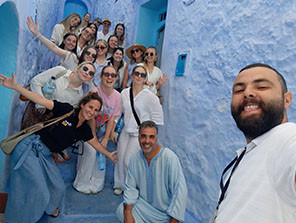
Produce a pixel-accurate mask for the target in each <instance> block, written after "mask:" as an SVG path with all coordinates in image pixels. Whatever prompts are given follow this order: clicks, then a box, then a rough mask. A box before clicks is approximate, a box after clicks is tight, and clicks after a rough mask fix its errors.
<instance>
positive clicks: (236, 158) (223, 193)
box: [216, 148, 247, 210]
mask: <svg viewBox="0 0 296 223" xmlns="http://www.w3.org/2000/svg"><path fill="white" fill-rule="evenodd" d="M246 150H247V148H245V149H244V150H243V151H242V153H241V154H240V155H239V156H238V157H237V156H236V157H235V158H234V159H233V160H232V161H231V162H230V163H229V164H228V165H227V166H226V168H225V169H224V170H223V173H222V176H221V180H220V189H221V195H220V198H219V201H218V205H217V208H216V209H217V210H218V208H219V205H220V204H221V202H222V201H223V199H224V196H225V193H226V191H227V189H228V186H229V183H230V179H231V177H232V174H233V172H234V171H235V169H236V168H237V166H238V164H239V163H240V161H241V160H242V158H243V157H244V155H245V153H246ZM233 165H234V166H233ZM232 166H233V168H232V170H231V172H230V175H229V177H228V179H227V181H226V183H225V185H223V176H224V174H225V173H226V172H227V171H228V170H229V169H230V168H231V167H232Z"/></svg>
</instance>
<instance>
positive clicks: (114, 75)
mask: <svg viewBox="0 0 296 223" xmlns="http://www.w3.org/2000/svg"><path fill="white" fill-rule="evenodd" d="M102 76H104V77H112V78H116V77H117V74H109V73H102Z"/></svg>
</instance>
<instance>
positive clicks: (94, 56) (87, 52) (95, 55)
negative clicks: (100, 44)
mask: <svg viewBox="0 0 296 223" xmlns="http://www.w3.org/2000/svg"><path fill="white" fill-rule="evenodd" d="M85 54H86V55H87V56H89V55H91V56H92V58H94V59H96V58H97V54H93V53H91V52H89V51H86V52H85Z"/></svg>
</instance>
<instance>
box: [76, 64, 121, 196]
mask: <svg viewBox="0 0 296 223" xmlns="http://www.w3.org/2000/svg"><path fill="white" fill-rule="evenodd" d="M116 77H117V74H116V71H115V69H114V67H112V66H105V67H104V68H103V69H102V73H101V80H102V81H101V84H100V85H99V86H98V87H96V88H94V89H92V90H91V91H92V92H97V93H98V95H99V96H100V97H101V98H102V99H103V107H102V109H101V110H100V111H99V113H98V115H97V116H96V117H95V119H96V128H97V137H98V139H99V140H100V142H101V145H102V146H103V147H104V148H106V147H107V144H108V140H109V138H110V137H111V132H112V133H113V131H112V130H113V128H114V124H115V123H114V118H115V117H117V116H119V115H120V93H119V92H117V91H116V90H115V89H113V84H114V83H115V81H116ZM112 136H113V135H112ZM96 153H97V151H96V150H95V149H94V148H92V146H91V145H89V144H88V143H84V153H83V155H82V156H79V157H78V161H77V174H76V178H75V181H74V183H73V187H74V188H75V189H76V190H77V191H79V192H82V193H84V194H90V193H98V192H100V191H101V190H103V187H104V181H105V171H106V170H105V168H104V169H103V170H99V169H98V165H97V163H98V160H97V156H96Z"/></svg>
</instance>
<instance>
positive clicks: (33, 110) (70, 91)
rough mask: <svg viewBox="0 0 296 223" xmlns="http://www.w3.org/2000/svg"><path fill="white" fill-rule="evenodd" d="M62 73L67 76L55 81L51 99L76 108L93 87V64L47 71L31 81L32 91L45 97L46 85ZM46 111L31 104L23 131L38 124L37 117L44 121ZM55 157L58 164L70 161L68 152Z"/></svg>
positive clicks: (28, 107) (24, 118)
mask: <svg viewBox="0 0 296 223" xmlns="http://www.w3.org/2000/svg"><path fill="white" fill-rule="evenodd" d="M61 72H65V74H64V75H63V76H62V77H60V78H57V79H56V80H55V84H56V89H55V90H54V93H53V95H52V98H51V99H52V100H58V101H60V102H67V103H69V104H71V105H72V106H76V105H77V104H78V102H79V100H80V99H81V98H82V97H83V95H85V94H86V93H87V92H88V89H90V88H91V86H93V85H91V86H89V85H90V84H91V79H92V78H93V76H94V73H95V67H94V65H93V64H92V63H91V62H83V63H81V64H80V65H79V66H77V67H76V70H75V71H71V70H67V69H65V68H64V67H61V66H57V67H54V68H51V69H49V70H46V71H44V72H42V73H40V74H38V75H36V76H35V77H34V78H33V79H32V80H31V83H30V88H31V91H33V92H35V93H37V94H40V95H42V96H44V94H43V91H42V88H43V86H44V84H45V83H46V82H48V81H49V79H50V78H51V77H52V76H54V77H56V76H57V75H58V74H59V73H61ZM84 85H85V86H84ZM84 89H85V90H84ZM44 111H45V110H44V108H40V107H39V106H37V107H35V106H34V104H32V103H31V104H29V105H28V106H27V108H26V111H25V113H24V116H23V118H22V124H21V129H24V128H26V127H29V126H31V125H33V124H36V123H35V122H36V119H37V118H36V117H39V118H40V121H43V120H42V117H43V116H42V115H43V114H44ZM53 157H54V158H55V160H56V161H57V162H64V161H65V160H69V159H70V155H69V154H68V152H67V151H66V150H65V151H62V152H61V153H60V154H53Z"/></svg>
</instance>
